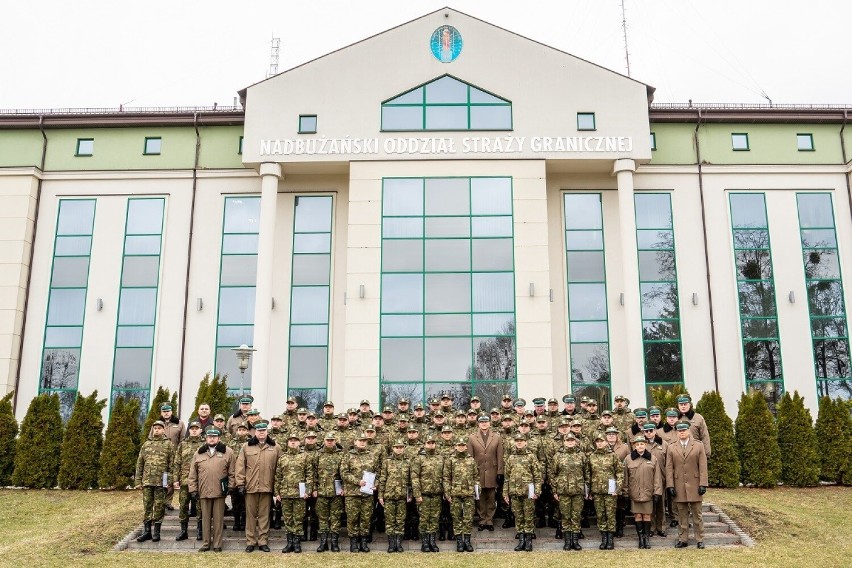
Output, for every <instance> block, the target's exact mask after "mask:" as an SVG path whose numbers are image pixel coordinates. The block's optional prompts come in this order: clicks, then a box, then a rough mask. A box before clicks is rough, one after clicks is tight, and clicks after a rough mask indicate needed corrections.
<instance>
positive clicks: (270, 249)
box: [251, 162, 282, 417]
mask: <svg viewBox="0 0 852 568" xmlns="http://www.w3.org/2000/svg"><path fill="white" fill-rule="evenodd" d="M281 178H282V173H281V165H280V164H276V163H272V162H264V163H262V164H260V180H261V181H260V192H261V193H260V230H259V235H258V243H257V289H256V296H255V303H254V345H253V346H252V347H254V348H255V349H257V351H255V353H254V357H253V359H252V361H251V366H252V379H251V393H252V395H253V396H254V399H255V404H254V406H255V407H256V408H259V409H260V410H261V413H262V415H263V416H264V417H265V416H266V412H271V411H272V409H271V408H267V409H264V408H263V406H264V404H265V401H266V392H267V387H268V386H269V360H270V358H271V357H270V353H269V345H270V328H271V325H272V268H273V265H274V249H275V221H276V217H277V210H278V181H279V180H280V179H281Z"/></svg>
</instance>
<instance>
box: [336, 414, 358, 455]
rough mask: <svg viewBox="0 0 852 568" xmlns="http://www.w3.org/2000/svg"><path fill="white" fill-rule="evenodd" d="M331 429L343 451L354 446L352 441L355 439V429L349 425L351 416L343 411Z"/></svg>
mask: <svg viewBox="0 0 852 568" xmlns="http://www.w3.org/2000/svg"><path fill="white" fill-rule="evenodd" d="M331 430H332V431H333V432H334V436H335V437H336V438H337V443H338V444H340V447H341V448H342V449H343V451H345V452H346V451H349V448H351V447H352V441H353V440H354V439H355V430H353V429H352V428H350V427H349V417H348V416H346V414H344V413H342V412H341V413H340V414H338V415H337V424H336V425H335V426H334V428H332V429H331Z"/></svg>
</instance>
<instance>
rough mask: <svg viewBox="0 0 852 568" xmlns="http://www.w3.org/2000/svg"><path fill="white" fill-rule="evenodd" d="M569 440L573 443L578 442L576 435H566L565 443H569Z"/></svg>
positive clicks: (563, 439)
mask: <svg viewBox="0 0 852 568" xmlns="http://www.w3.org/2000/svg"><path fill="white" fill-rule="evenodd" d="M568 440H572V441H574V442H576V441H577V436H575V435H574V434H566V435H565V437H564V438H562V441H563V442H567V441H568Z"/></svg>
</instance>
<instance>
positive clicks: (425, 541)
mask: <svg viewBox="0 0 852 568" xmlns="http://www.w3.org/2000/svg"><path fill="white" fill-rule="evenodd" d="M420 552H432V549H431V548H429V535H428V534H426V533H420Z"/></svg>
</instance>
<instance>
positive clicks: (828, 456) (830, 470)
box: [816, 396, 852, 483]
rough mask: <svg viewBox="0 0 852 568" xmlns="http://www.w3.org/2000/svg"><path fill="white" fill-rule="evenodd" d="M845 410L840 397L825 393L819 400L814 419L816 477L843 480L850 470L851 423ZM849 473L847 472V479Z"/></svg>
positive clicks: (835, 480)
mask: <svg viewBox="0 0 852 568" xmlns="http://www.w3.org/2000/svg"><path fill="white" fill-rule="evenodd" d="M849 421H850V418H849V410H848V407H847V406H846V404H845V403H844V402H843V401H842V400H841V399H840V398H837V399H836V400H831V399H830V398H828V397H827V396H825V397H823V398H821V399H820V401H819V416H818V417H817V421H816V436H817V451H818V452H819V457H820V478H821V479H823V480H825V481H832V482H835V483H842V482H843V475H844V473H846V472H847V470H849V469H850V462H849V460H850V457H849V452H850V449H849V446H850V445H852V426H850V424H849ZM850 475H852V474H849V473H847V474H846V476H847V481H848V480H849V476H850Z"/></svg>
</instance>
